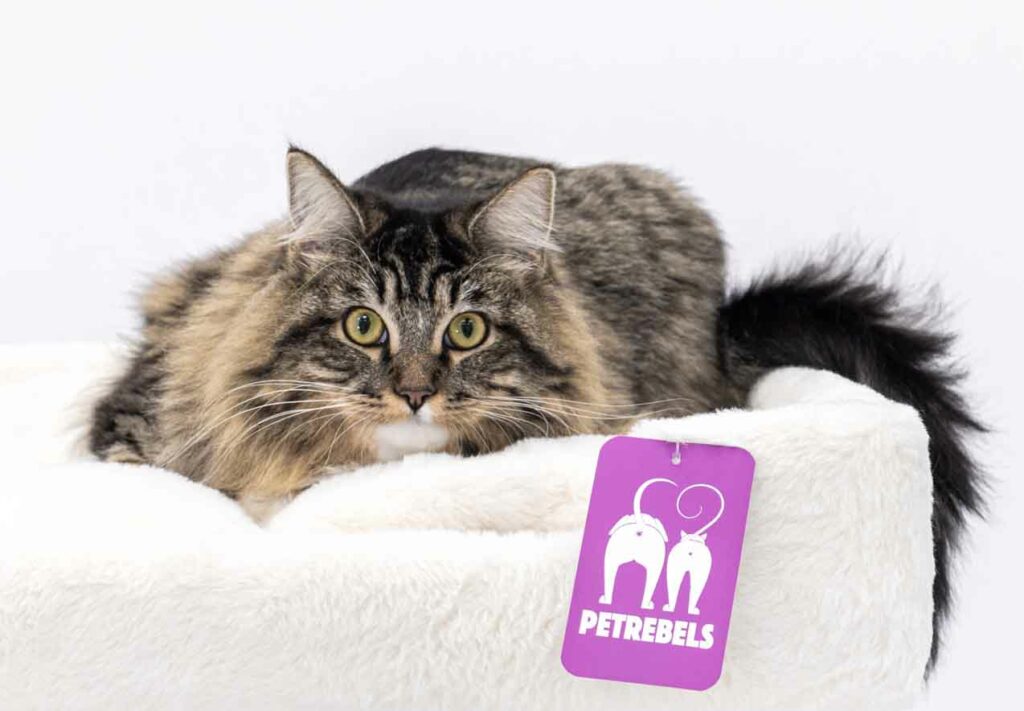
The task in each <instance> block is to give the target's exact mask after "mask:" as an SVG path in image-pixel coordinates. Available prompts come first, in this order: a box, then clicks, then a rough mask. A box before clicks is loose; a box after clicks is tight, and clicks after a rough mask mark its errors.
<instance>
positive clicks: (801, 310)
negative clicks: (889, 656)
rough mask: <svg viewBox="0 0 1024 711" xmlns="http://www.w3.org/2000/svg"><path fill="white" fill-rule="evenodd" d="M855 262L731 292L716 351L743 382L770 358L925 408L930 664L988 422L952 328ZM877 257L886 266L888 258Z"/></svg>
mask: <svg viewBox="0 0 1024 711" xmlns="http://www.w3.org/2000/svg"><path fill="white" fill-rule="evenodd" d="M837 262H838V263H840V266H836V264H837ZM859 262H860V260H858V259H852V260H850V259H842V258H840V257H834V258H832V259H826V260H824V261H823V262H821V263H812V264H809V265H807V266H804V267H802V268H799V269H797V270H794V271H790V272H784V273H779V274H774V275H770V276H767V277H764V278H761V279H759V280H758V281H756V282H754V283H753V284H752V285H751V286H749V287H747V288H746V289H744V290H742V291H738V292H736V293H734V294H732V295H730V296H729V298H727V299H726V302H725V304H724V305H723V306H722V309H721V314H720V319H719V353H720V357H721V359H722V367H723V369H724V371H725V372H726V373H727V374H728V375H729V377H730V379H731V380H732V381H733V382H734V383H736V384H737V385H739V386H740V387H742V388H749V387H750V385H751V384H752V383H753V381H754V379H755V378H756V377H757V376H758V375H759V374H760V373H762V372H764V370H765V369H767V368H774V367H779V366H787V365H798V366H809V367H813V368H822V369H826V370H830V371H833V372H835V373H838V374H839V375H842V376H844V377H846V378H849V379H851V380H855V381H857V382H860V383H863V384H865V385H868V386H870V387H872V388H873V389H875V390H877V391H878V392H880V393H882V394H883V395H885V396H886V397H888V398H890V399H892V400H896V401H898V402H902V403H905V404H908V405H911V406H913V407H914V408H916V409H917V411H918V412H919V413H920V414H921V418H922V419H923V420H924V425H925V428H926V429H927V430H928V436H929V452H930V455H931V466H932V476H933V481H934V491H935V500H934V509H933V513H932V531H933V534H934V539H935V582H934V586H933V596H934V600H935V611H934V619H933V632H932V649H931V659H930V662H929V670H930V669H931V668H932V666H933V665H934V663H935V659H936V655H937V654H938V650H939V645H940V642H941V631H942V629H941V628H942V624H943V623H944V621H945V620H946V618H947V617H948V616H949V611H950V605H951V598H952V589H951V585H950V563H951V557H952V555H953V554H954V553H955V552H956V549H957V543H958V540H959V538H960V535H961V533H962V531H963V529H964V526H965V523H966V519H967V517H968V515H969V514H979V513H980V512H981V509H982V505H983V501H982V493H983V490H984V485H983V477H982V474H981V471H980V469H979V467H978V465H977V464H976V463H975V462H974V461H973V460H972V459H971V456H970V453H969V452H968V448H967V445H966V440H967V439H968V437H969V436H970V435H972V434H975V433H979V432H983V431H984V426H983V425H982V424H981V423H980V422H979V420H978V419H976V418H975V416H974V415H973V414H971V412H970V410H969V408H968V406H967V403H966V401H965V399H964V397H963V395H962V394H961V393H960V390H959V386H960V384H961V381H962V379H963V372H962V371H959V370H957V369H955V368H953V367H952V366H951V365H950V349H951V346H952V344H953V337H952V336H951V335H950V334H948V333H945V332H943V331H942V330H938V329H935V328H932V327H930V326H929V324H928V319H926V318H924V315H923V314H921V313H917V312H914V311H912V310H908V309H907V308H906V307H905V306H903V305H902V304H901V302H900V299H899V298H898V296H899V295H898V294H897V292H896V291H895V290H894V289H893V288H891V287H888V286H885V285H882V284H879V283H877V281H876V280H872V279H871V278H869V277H867V276H866V275H867V274H869V273H873V271H874V270H867V269H863V268H861V265H860V263H859ZM871 266H873V267H876V268H880V267H882V266H883V265H882V260H879V261H878V262H877V263H875V264H873V265H871Z"/></svg>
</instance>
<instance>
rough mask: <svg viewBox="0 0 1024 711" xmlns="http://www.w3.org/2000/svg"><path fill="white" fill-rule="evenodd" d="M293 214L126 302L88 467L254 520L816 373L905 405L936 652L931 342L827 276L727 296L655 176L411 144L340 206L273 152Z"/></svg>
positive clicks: (329, 178)
mask: <svg viewBox="0 0 1024 711" xmlns="http://www.w3.org/2000/svg"><path fill="white" fill-rule="evenodd" d="M287 175H288V198H289V212H288V215H287V216H286V217H285V218H284V219H281V220H278V221H275V222H272V223H270V224H268V225H267V226H266V227H265V228H263V229H262V230H259V231H257V232H255V233H253V234H251V235H248V236H247V237H245V238H243V239H242V240H241V241H240V242H238V243H236V244H234V245H233V246H229V247H227V248H225V249H223V250H220V251H217V252H214V253H213V254H210V255H208V256H206V257H203V258H200V259H196V260H193V261H191V262H187V263H186V264H184V265H183V266H181V267H179V268H178V269H175V270H173V271H171V272H169V273H167V274H165V275H163V276H162V277H159V278H158V279H156V280H155V281H154V283H153V284H152V285H151V286H150V287H149V288H148V289H147V290H146V292H145V294H144V296H143V298H142V309H141V310H142V315H143V326H142V333H141V337H140V338H139V340H138V343H137V345H136V347H135V351H134V354H133V357H132V359H131V362H130V364H129V365H128V367H127V368H126V370H125V372H124V373H123V375H122V376H121V377H120V379H119V380H118V381H117V382H116V383H114V384H113V386H112V387H111V389H110V391H109V392H108V393H107V394H106V395H105V397H103V398H102V399H101V400H100V401H99V402H98V404H97V405H96V407H95V410H94V414H93V420H92V426H91V431H90V446H91V449H92V451H93V452H94V453H95V455H96V456H97V457H99V458H101V459H105V460H110V461H119V462H136V463H149V464H154V465H158V466H162V467H167V468H170V469H172V470H175V471H178V472H181V473H182V474H184V475H186V476H188V477H191V478H192V479H195V480H198V481H201V482H204V483H206V484H208V485H210V486H212V487H215V488H217V489H220V490H221V491H223V492H225V493H227V494H229V495H231V496H235V497H238V498H240V499H248V500H254V501H274V500H275V498H276V497H286V496H289V495H291V494H293V493H295V492H297V491H299V490H301V489H302V488H304V487H308V486H309V485H311V484H312V483H314V482H315V481H316V480H317V479H318V478H320V477H321V476H322V475H323V474H324V473H325V472H329V471H336V470H338V469H339V468H346V467H353V466H357V465H360V464H365V463H368V462H374V461H379V460H382V459H387V458H392V457H397V456H402V455H403V454H405V453H408V452H411V451H445V452H451V453H456V454H463V455H472V454H476V453H481V452H488V451H493V450H496V449H500V448H502V447H504V446H506V445H508V444H510V443H511V442H514V441H516V440H518V439H521V438H524V437H532V436H559V435H566V434H572V433H576V432H596V433H611V432H617V431H622V430H624V429H625V428H627V427H628V425H629V424H630V422H631V421H632V420H633V419H634V418H636V417H639V416H644V415H648V416H651V415H658V416H683V415H688V414H692V413H697V412H705V411H709V410H712V409H715V408H719V407H729V406H737V405H740V404H742V403H743V401H744V399H745V396H746V393H747V392H748V390H749V388H750V387H751V385H752V384H753V383H754V381H755V380H756V379H757V378H758V377H759V376H760V375H761V374H762V373H764V372H765V371H766V370H767V369H769V368H773V367H779V366H786V365H802V366H810V367H816V368H826V369H829V370H833V371H835V372H837V373H839V374H840V375H843V376H845V377H848V378H851V379H853V380H856V381H859V382H863V383H865V384H867V385H869V386H871V387H873V388H875V389H876V390H878V391H880V392H881V393H882V394H884V395H886V396H888V397H890V398H892V399H894V400H897V401H900V402H905V403H908V404H910V405H912V406H914V407H916V408H917V409H918V411H919V412H920V413H921V415H922V418H923V420H924V423H925V426H926V427H927V429H928V432H929V434H930V436H931V444H930V446H931V453H932V463H933V464H932V466H933V473H934V480H935V503H934V519H933V522H934V530H935V557H936V577H935V589H934V595H935V620H936V624H935V637H934V643H933V658H934V653H935V651H936V650H937V649H938V642H939V632H940V624H939V623H940V622H941V621H942V619H943V618H944V617H945V615H946V613H947V612H948V610H949V607H950V598H951V594H950V581H949V567H950V556H951V554H952V552H953V550H954V549H955V546H956V542H957V540H958V537H959V534H960V531H961V530H962V528H963V525H964V522H965V519H966V516H967V515H968V514H969V513H971V512H978V511H979V510H980V507H981V490H982V477H981V474H980V471H979V468H978V467H977V465H976V464H975V463H974V462H973V461H972V460H971V458H970V456H969V453H968V450H967V448H966V445H965V438H966V437H967V436H968V435H970V434H971V433H972V432H977V431H980V430H982V429H983V428H982V426H981V424H980V423H979V422H978V420H977V419H976V418H975V417H974V416H973V415H972V414H971V413H970V411H969V410H968V408H967V406H966V404H965V402H964V400H963V398H962V396H961V395H960V393H959V390H958V387H957V386H958V384H959V380H960V377H961V376H960V374H959V373H958V372H957V371H955V370H952V369H950V368H949V367H948V364H947V355H948V353H949V350H950V346H951V339H950V337H949V336H948V335H946V334H944V333H942V332H940V331H936V330H934V329H932V328H929V327H928V326H927V325H926V324H922V323H921V322H920V320H919V319H917V318H915V316H914V314H913V313H911V312H909V311H908V310H907V309H906V308H904V307H903V306H902V305H901V304H900V302H899V300H898V299H897V294H896V293H895V292H894V291H892V290H891V289H889V288H888V287H886V286H884V285H880V284H878V283H875V282H874V281H872V279H870V278H865V277H862V276H861V275H860V274H859V273H858V272H857V270H856V269H855V268H853V267H851V266H849V265H848V264H846V263H844V262H841V261H838V260H836V259H834V258H830V257H825V258H823V259H822V260H821V261H820V262H814V263H811V264H809V265H807V266H804V267H801V268H800V269H798V270H797V271H794V272H782V273H778V274H774V275H770V276H768V277H766V278H764V279H762V280H760V281H758V282H755V283H754V284H753V285H751V286H750V287H748V288H746V289H744V290H742V291H739V292H735V293H732V294H727V293H726V289H725V245H724V242H723V240H722V237H721V235H720V233H719V230H718V228H717V227H716V225H715V222H714V221H713V220H712V218H711V217H710V216H709V215H708V213H707V212H706V211H705V210H704V209H703V208H702V207H701V206H700V205H699V204H698V203H697V202H696V201H695V200H694V198H692V197H691V196H690V194H689V193H688V192H687V191H685V190H684V189H682V188H681V187H680V186H679V185H678V184H677V182H676V181H675V180H673V179H672V178H670V177H669V176H667V175H665V174H663V173H661V172H658V171H656V170H652V169H649V168H643V167H638V166H630V165H599V166H593V167H585V168H565V167H560V166H556V165H551V164H547V163H543V162H540V161H536V160H532V159H524V158H512V157H505V156H495V155H487V154H481V153H469V152H464V151H449V150H441V149H428V150H424V151H418V152H415V153H412V154H409V155H407V156H404V157H402V158H399V159H397V160H395V161H393V162H391V163H388V164H385V165H383V166H381V167H380V168H378V169H376V170H374V171H372V172H371V173H369V174H368V175H366V176H364V177H363V178H361V179H359V180H357V181H355V182H354V183H353V184H352V185H351V186H345V185H343V184H342V183H341V182H340V181H339V180H338V179H337V177H335V175H334V174H333V173H332V172H331V171H330V170H328V169H327V168H326V167H325V166H324V165H323V164H322V163H321V162H320V161H318V160H317V159H316V158H315V157H314V156H312V155H311V154H309V153H307V152H305V151H303V150H300V149H298V148H292V149H290V150H289V151H288V154H287Z"/></svg>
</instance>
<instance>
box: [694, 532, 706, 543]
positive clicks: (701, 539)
mask: <svg viewBox="0 0 1024 711" xmlns="http://www.w3.org/2000/svg"><path fill="white" fill-rule="evenodd" d="M697 538H699V539H700V542H701V543H703V542H704V541H706V540H707V539H708V534H707V533H702V534H700V535H699V536H697Z"/></svg>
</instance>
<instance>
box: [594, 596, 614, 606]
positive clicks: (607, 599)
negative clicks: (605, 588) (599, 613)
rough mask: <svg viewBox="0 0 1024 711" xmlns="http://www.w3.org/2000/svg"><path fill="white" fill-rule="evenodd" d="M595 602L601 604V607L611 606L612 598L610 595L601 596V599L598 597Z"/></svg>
mask: <svg viewBox="0 0 1024 711" xmlns="http://www.w3.org/2000/svg"><path fill="white" fill-rule="evenodd" d="M597 601H598V602H599V603H601V604H602V605H611V604H612V596H611V595H602V596H601V597H599V598H598V599H597Z"/></svg>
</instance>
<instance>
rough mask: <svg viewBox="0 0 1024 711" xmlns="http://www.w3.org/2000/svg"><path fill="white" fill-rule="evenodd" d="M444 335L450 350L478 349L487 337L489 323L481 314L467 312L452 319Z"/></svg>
mask: <svg viewBox="0 0 1024 711" xmlns="http://www.w3.org/2000/svg"><path fill="white" fill-rule="evenodd" d="M444 335H445V341H446V343H447V345H448V346H449V347H450V348H455V349H457V350H460V351H466V350H469V349H470V348H476V347H477V346H479V345H480V344H481V343H483V342H484V339H485V338H486V337H487V322H486V321H484V317H483V316H481V315H480V314H478V313H474V312H472V311H467V312H466V313H463V314H459V315H458V316H456V317H455V318H453V319H452V321H451V323H449V324H448V329H447V330H446V331H445V334H444Z"/></svg>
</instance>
